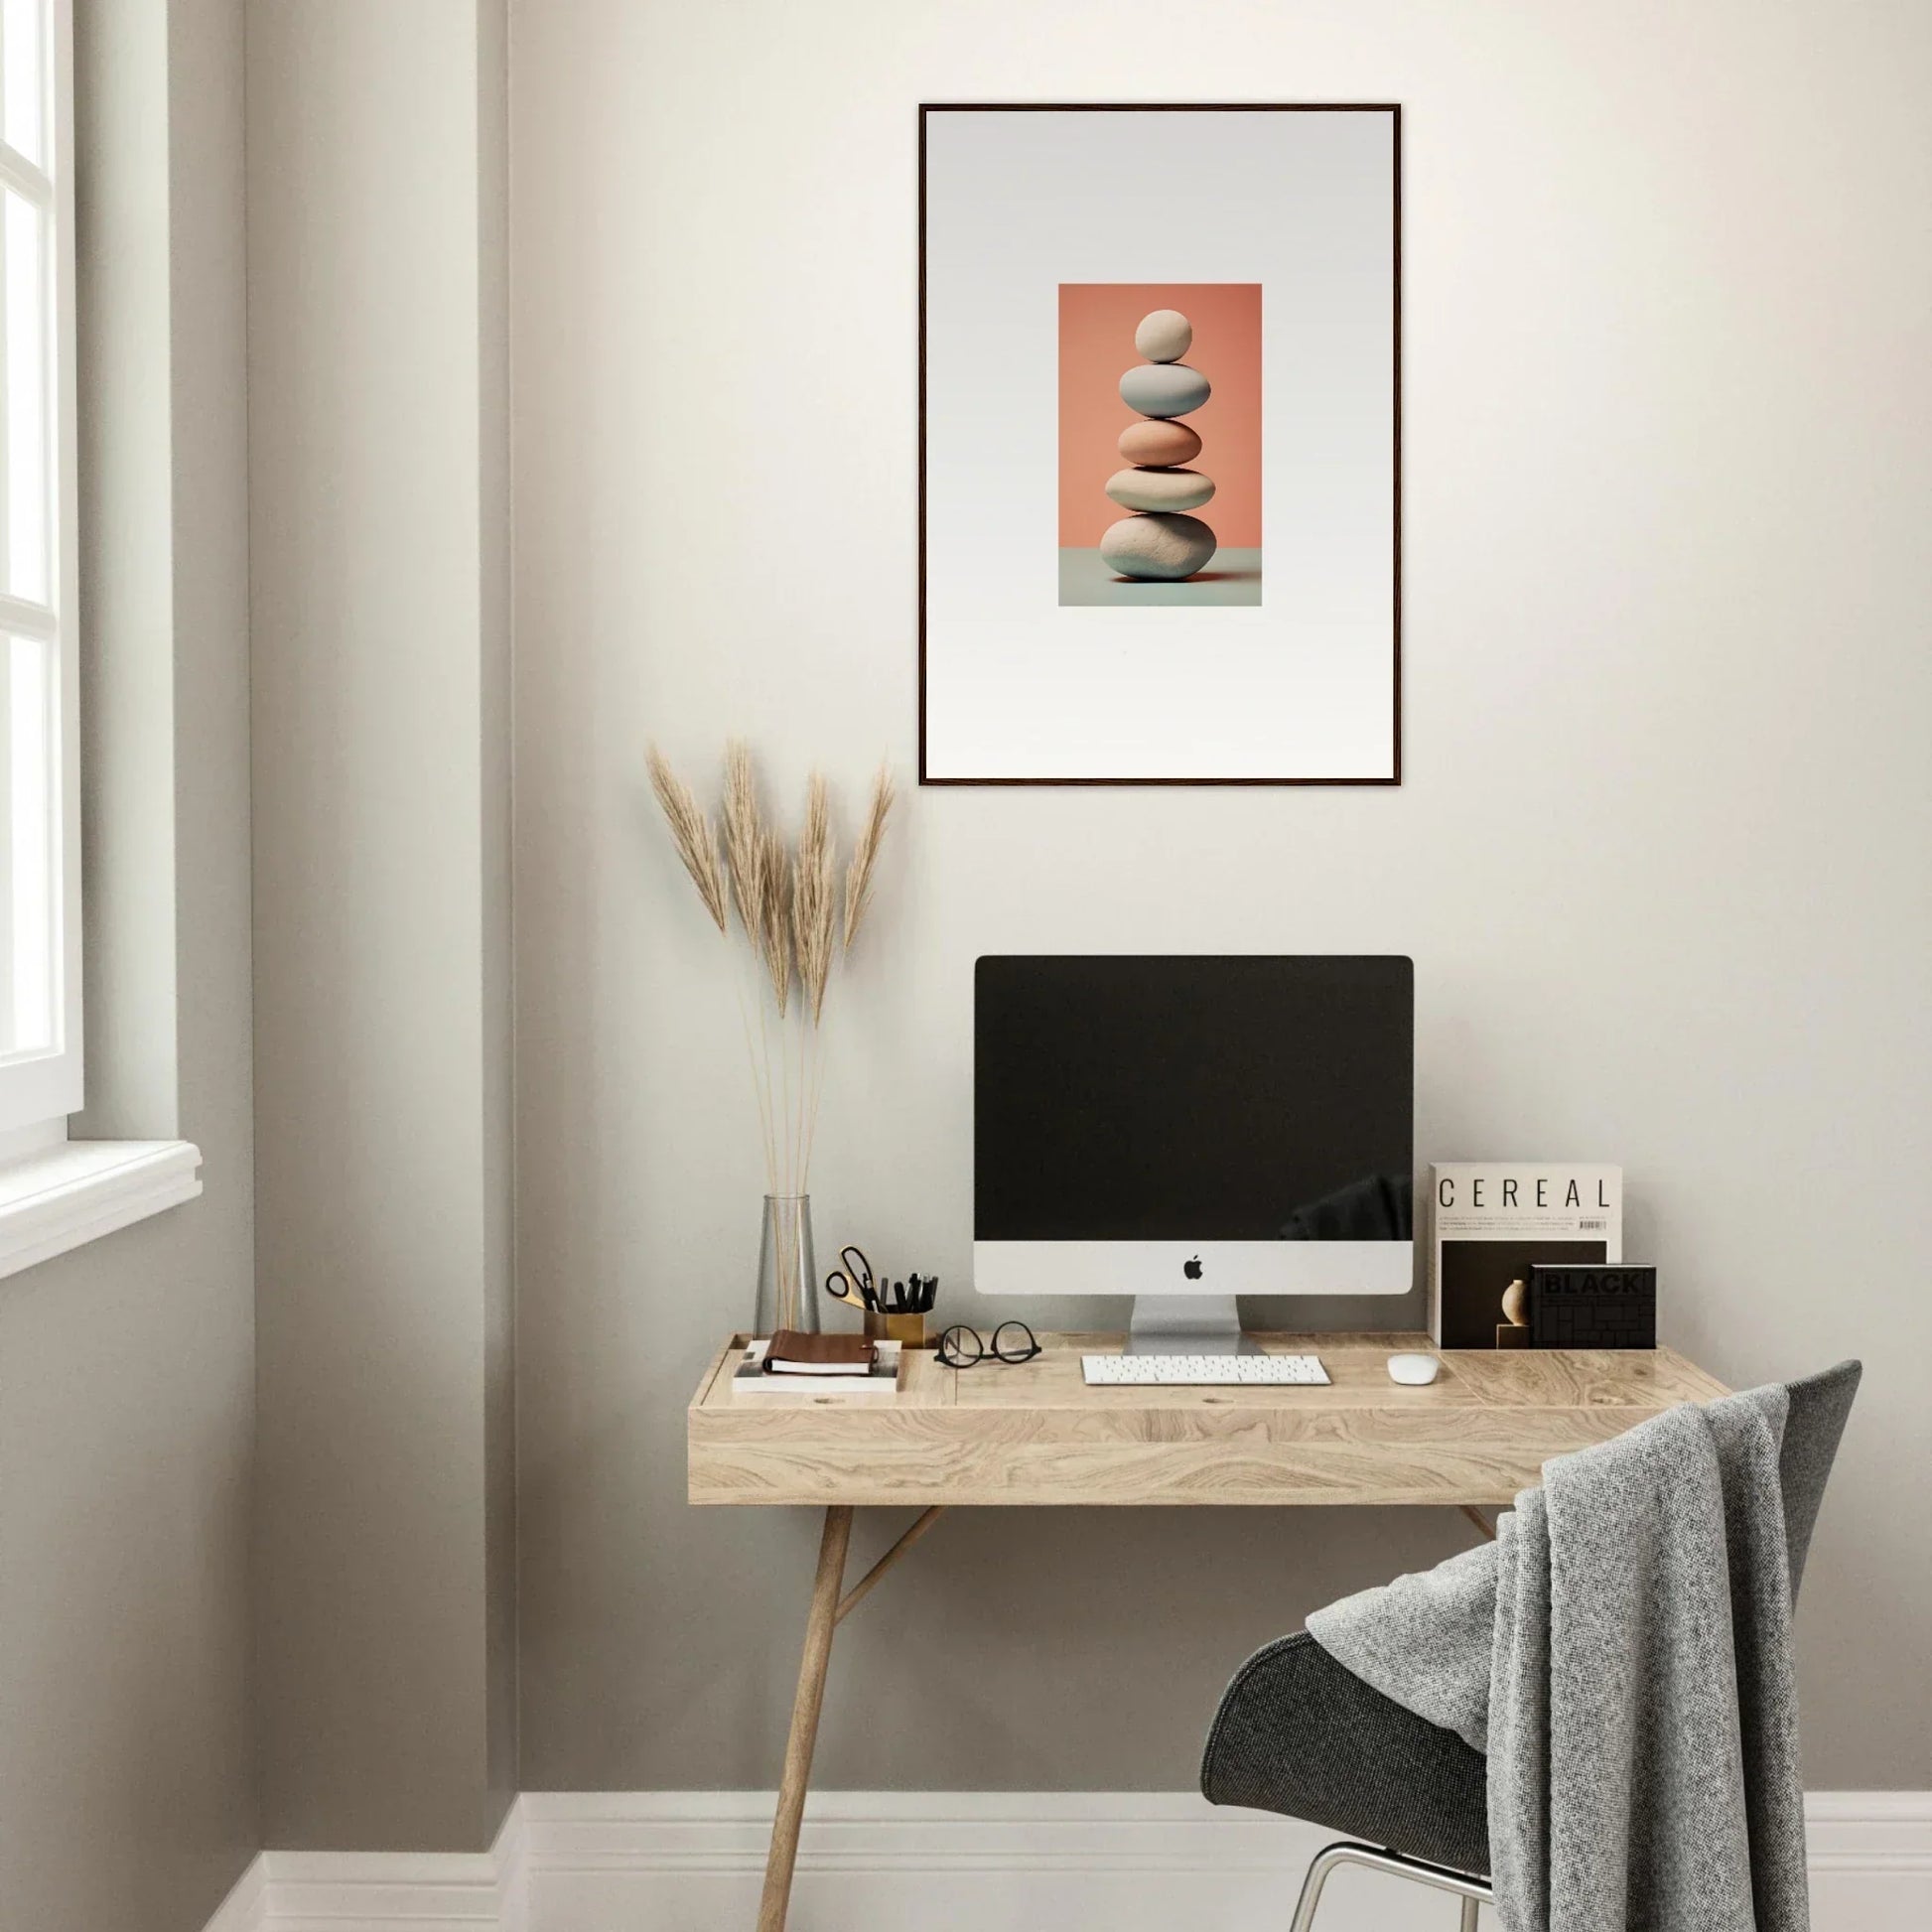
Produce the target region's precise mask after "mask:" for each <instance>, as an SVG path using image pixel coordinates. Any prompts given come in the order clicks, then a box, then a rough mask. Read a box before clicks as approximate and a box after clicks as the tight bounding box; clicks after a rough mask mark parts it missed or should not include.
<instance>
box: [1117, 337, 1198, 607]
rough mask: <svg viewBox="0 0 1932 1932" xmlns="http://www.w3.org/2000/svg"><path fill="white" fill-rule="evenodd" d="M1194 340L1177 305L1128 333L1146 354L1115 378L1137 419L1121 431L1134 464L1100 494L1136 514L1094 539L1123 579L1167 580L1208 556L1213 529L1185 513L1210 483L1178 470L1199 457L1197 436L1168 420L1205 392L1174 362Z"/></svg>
mask: <svg viewBox="0 0 1932 1932" xmlns="http://www.w3.org/2000/svg"><path fill="white" fill-rule="evenodd" d="M1193 341H1194V326H1193V324H1192V323H1190V322H1189V321H1188V320H1187V318H1186V317H1185V316H1183V315H1182V314H1181V313H1180V312H1179V311H1178V310H1177V309H1156V310H1155V312H1154V313H1153V314H1152V315H1151V316H1144V317H1143V318H1142V319H1141V326H1140V327H1139V328H1138V329H1136V330H1135V331H1134V346H1135V347H1136V348H1137V349H1139V350H1140V352H1141V353H1142V354H1143V355H1144V356H1145V357H1146V358H1147V359H1146V360H1145V361H1144V362H1137V363H1136V364H1135V365H1134V367H1133V368H1131V369H1129V370H1128V371H1127V373H1126V374H1125V375H1124V376H1122V377H1121V379H1120V399H1121V401H1122V402H1124V403H1125V404H1126V405H1127V406H1128V408H1130V409H1138V410H1139V411H1140V412H1141V417H1142V420H1141V421H1140V422H1138V423H1133V424H1130V425H1129V427H1128V428H1126V429H1125V430H1123V431H1122V432H1121V438H1120V453H1121V455H1122V456H1123V457H1124V458H1126V460H1127V462H1128V463H1129V464H1130V465H1131V466H1133V467H1132V468H1130V469H1126V470H1121V471H1117V472H1116V473H1115V474H1114V475H1113V476H1112V477H1111V478H1109V479H1108V482H1107V494H1108V495H1109V496H1111V497H1112V498H1113V499H1114V501H1115V502H1117V503H1118V504H1119V505H1120V506H1121V508H1122V509H1127V510H1132V511H1134V512H1135V513H1134V515H1132V516H1124V517H1122V518H1121V520H1120V521H1119V522H1118V523H1116V524H1114V525H1112V526H1111V527H1110V528H1109V530H1108V531H1107V534H1106V535H1105V536H1103V537H1102V538H1101V539H1100V555H1101V559H1102V561H1103V562H1105V563H1106V564H1107V565H1108V566H1109V567H1110V568H1112V569H1113V570H1116V571H1118V572H1119V573H1120V575H1121V576H1123V577H1136V578H1142V579H1151V580H1153V581H1155V582H1167V583H1173V582H1175V581H1177V580H1178V579H1180V578H1183V577H1191V576H1193V574H1194V573H1195V572H1196V571H1197V570H1200V569H1202V568H1203V567H1204V566H1205V565H1206V563H1207V560H1208V559H1209V558H1210V557H1212V556H1213V554H1214V550H1215V537H1214V532H1213V531H1212V530H1211V529H1209V528H1208V526H1207V525H1206V524H1205V523H1203V522H1202V521H1201V520H1200V518H1199V517H1197V516H1188V515H1186V514H1185V512H1186V511H1188V510H1194V509H1199V508H1200V506H1201V505H1202V504H1203V503H1205V502H1206V501H1207V500H1208V499H1209V498H1210V497H1211V496H1212V495H1213V494H1214V483H1213V480H1212V479H1211V478H1209V477H1204V476H1202V475H1201V473H1200V472H1199V471H1198V470H1189V469H1186V468H1184V467H1183V466H1185V465H1186V464H1189V463H1191V462H1192V461H1193V460H1194V458H1195V457H1197V456H1199V455H1200V449H1201V441H1200V438H1199V436H1197V435H1196V434H1195V433H1194V431H1192V430H1191V429H1189V428H1188V427H1187V425H1186V424H1185V423H1182V422H1177V421H1175V418H1176V417H1180V416H1186V415H1189V414H1191V413H1192V412H1193V411H1194V410H1196V409H1198V408H1199V407H1200V406H1201V404H1202V403H1204V402H1205V401H1206V400H1207V398H1208V394H1209V388H1208V381H1207V378H1206V376H1204V375H1202V374H1201V372H1200V371H1199V370H1198V369H1190V368H1189V367H1188V366H1187V365H1186V363H1184V362H1183V361H1182V360H1181V359H1180V358H1181V357H1182V356H1183V355H1185V354H1186V353H1187V351H1188V349H1189V348H1190V347H1192V346H1193Z"/></svg>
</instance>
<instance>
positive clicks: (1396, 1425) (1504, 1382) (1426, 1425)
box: [686, 1332, 1726, 1507]
mask: <svg viewBox="0 0 1932 1932" xmlns="http://www.w3.org/2000/svg"><path fill="white" fill-rule="evenodd" d="M1039 1340H1040V1343H1041V1345H1042V1347H1043V1349H1044V1351H1045V1352H1044V1353H1043V1354H1041V1355H1040V1356H1039V1357H1038V1358H1037V1359H1036V1360H1035V1361H1032V1362H1025V1363H1020V1364H1017V1365H1014V1366H1010V1367H1008V1366H1001V1365H997V1364H994V1363H990V1362H989V1363H982V1364H981V1365H980V1366H978V1367H976V1368H971V1369H949V1368H945V1367H942V1366H941V1365H940V1363H939V1361H938V1360H937V1358H936V1357H935V1356H934V1355H933V1354H932V1353H931V1352H930V1351H929V1350H919V1351H908V1355H909V1360H908V1365H907V1367H906V1370H905V1373H904V1375H903V1377H902V1378H901V1383H900V1388H899V1393H898V1394H897V1397H892V1398H887V1397H880V1396H825V1395H812V1394H811V1393H809V1392H803V1393H801V1394H799V1395H797V1396H795V1397H793V1396H756V1397H742V1398H737V1399H734V1397H733V1395H732V1392H731V1386H730V1380H731V1369H732V1368H733V1367H734V1366H735V1365H736V1363H737V1361H738V1357H739V1353H740V1351H741V1350H742V1349H743V1347H744V1345H745V1337H744V1336H743V1335H736V1336H734V1337H733V1338H732V1340H731V1341H730V1342H728V1343H727V1344H726V1345H725V1346H724V1347H723V1348H721V1349H720V1350H719V1351H718V1353H717V1355H715V1356H714V1357H713V1358H712V1361H711V1363H710V1366H709V1367H707V1368H706V1370H705V1372H704V1377H703V1379H702V1380H701V1381H700V1382H699V1384H698V1389H697V1393H696V1395H695V1396H693V1398H692V1400H691V1406H690V1410H689V1412H688V1416H687V1431H686V1442H687V1448H688V1457H689V1474H690V1500H691V1501H692V1502H694V1503H817V1504H829V1503H846V1504H853V1505H857V1506H863V1507H874V1506H896V1505H902V1504H911V1505H915V1506H918V1507H926V1506H929V1505H932V1504H935V1503H943V1504H947V1505H981V1506H1007V1505H1033V1506H1046V1505H1069V1504H1076V1505H1095V1504H1100V1505H1114V1506H1134V1505H1145V1504H1163V1503H1185V1504H1196V1505H1198V1504H1213V1505H1226V1504H1262V1503H1268V1504H1279V1503H1448V1504H1456V1503H1477V1504H1501V1503H1508V1502H1512V1501H1514V1499H1515V1497H1516V1495H1517V1492H1518V1491H1519V1490H1522V1489H1526V1488H1529V1487H1531V1486H1533V1485H1534V1484H1535V1483H1536V1482H1537V1481H1538V1480H1539V1479H1540V1477H1541V1471H1542V1465H1543V1463H1544V1461H1545V1459H1546V1458H1548V1457H1549V1456H1552V1455H1561V1454H1563V1453H1564V1452H1565V1451H1566V1450H1569V1449H1584V1448H1587V1446H1588V1445H1589V1444H1591V1443H1599V1442H1602V1441H1604V1440H1606V1439H1607V1438H1609V1437H1611V1436H1616V1435H1620V1434H1621V1433H1622V1432H1623V1431H1624V1430H1626V1429H1629V1428H1630V1427H1632V1426H1633V1425H1634V1424H1636V1423H1640V1422H1644V1421H1647V1420H1648V1419H1649V1418H1650V1417H1652V1416H1655V1415H1658V1414H1661V1413H1662V1411H1664V1410H1665V1409H1668V1408H1670V1407H1671V1406H1672V1405H1673V1404H1676V1403H1679V1402H1708V1401H1710V1400H1711V1399H1712V1398H1713V1397H1715V1396H1720V1395H1724V1394H1725V1393H1726V1391H1725V1386H1724V1384H1723V1383H1721V1382H1720V1381H1718V1380H1717V1379H1716V1377H1714V1376H1711V1375H1708V1374H1706V1373H1705V1371H1704V1370H1703V1369H1701V1368H1699V1367H1698V1366H1697V1365H1696V1364H1695V1363H1693V1362H1689V1361H1686V1360H1685V1358H1684V1357H1683V1356H1682V1355H1679V1354H1677V1353H1675V1352H1674V1351H1673V1350H1671V1349H1668V1348H1659V1349H1657V1350H1655V1351H1654V1352H1651V1351H1647V1350H1643V1351H1639V1350H1628V1351H1613V1350H1599V1349H1587V1350H1586V1349H1575V1350H1573V1349H1513V1350H1505V1351H1497V1352H1491V1351H1486V1350H1483V1351H1475V1350H1468V1351H1460V1350H1458V1351H1449V1352H1445V1353H1444V1354H1443V1357H1442V1360H1443V1368H1442V1372H1441V1374H1440V1375H1438V1377H1437V1379H1436V1380H1435V1381H1434V1382H1432V1383H1431V1384H1430V1385H1429V1386H1428V1387H1426V1388H1420V1389H1416V1388H1403V1387H1400V1386H1398V1385H1397V1384H1396V1383H1394V1382H1391V1381H1390V1380H1389V1376H1388V1370H1387V1367H1386V1364H1387V1361H1388V1358H1389V1356H1390V1355H1392V1354H1395V1353H1399V1352H1401V1351H1404V1350H1416V1351H1421V1352H1425V1353H1431V1354H1433V1353H1436V1352H1437V1351H1436V1350H1435V1349H1434V1347H1433V1346H1432V1344H1431V1343H1430V1341H1429V1338H1428V1337H1427V1336H1426V1335H1420V1334H1319V1335H1298V1334H1269V1335H1260V1336H1257V1337H1256V1340H1258V1341H1259V1342H1260V1343H1261V1345H1262V1346H1263V1347H1264V1348H1265V1349H1268V1350H1269V1351H1270V1352H1274V1353H1296V1352H1303V1353H1308V1354H1312V1355H1318V1356H1319V1357H1320V1358H1321V1362H1322V1365H1323V1367H1325V1368H1326V1369H1327V1371H1328V1374H1329V1377H1330V1386H1328V1387H1326V1388H1321V1387H1314V1388H1294V1387H1288V1388H1220V1389H1200V1388H1088V1387H1087V1385H1086V1383H1085V1382H1084V1381H1083V1380H1082V1378H1081V1370H1080V1356H1081V1354H1082V1352H1083V1351H1086V1352H1091V1351H1100V1352H1108V1351H1113V1350H1117V1349H1118V1348H1119V1347H1120V1344H1121V1337H1120V1336H1119V1335H1118V1334H1054V1333H1045V1332H1042V1333H1041V1334H1040V1336H1039Z"/></svg>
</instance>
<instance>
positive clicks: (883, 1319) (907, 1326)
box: [866, 1314, 925, 1348]
mask: <svg viewBox="0 0 1932 1932" xmlns="http://www.w3.org/2000/svg"><path fill="white" fill-rule="evenodd" d="M866 1333H867V1335H868V1336H869V1337H870V1338H871V1339H872V1340H874V1341H896V1342H898V1343H900V1344H901V1345H902V1346H904V1347H906V1348H923V1347H924V1346H925V1316H924V1315H923V1314H868V1315H867V1316H866Z"/></svg>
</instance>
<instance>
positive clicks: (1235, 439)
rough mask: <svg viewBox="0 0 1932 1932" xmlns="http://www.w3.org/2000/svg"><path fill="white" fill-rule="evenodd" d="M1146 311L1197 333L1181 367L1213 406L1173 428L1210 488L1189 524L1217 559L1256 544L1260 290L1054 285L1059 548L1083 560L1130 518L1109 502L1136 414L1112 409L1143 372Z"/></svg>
mask: <svg viewBox="0 0 1932 1932" xmlns="http://www.w3.org/2000/svg"><path fill="white" fill-rule="evenodd" d="M1155 309H1178V310H1179V311H1180V313H1181V314H1182V315H1183V316H1185V317H1186V318H1187V320H1188V321H1189V322H1191V323H1192V324H1193V325H1194V342H1193V346H1192V347H1191V348H1189V349H1188V351H1187V353H1186V354H1185V355H1183V356H1182V357H1181V358H1180V359H1181V360H1182V361H1183V362H1185V363H1186V364H1187V366H1188V367H1189V368H1190V369H1198V370H1199V371H1200V372H1201V374H1202V375H1204V376H1206V378H1207V379H1208V381H1209V383H1210V384H1211V385H1212V386H1213V394H1212V395H1210V396H1209V397H1208V399H1207V400H1206V402H1204V403H1203V404H1202V405H1201V406H1200V408H1198V409H1196V410H1195V411H1194V412H1193V413H1192V414H1191V415H1188V416H1183V417H1181V418H1180V419H1179V420H1180V421H1181V422H1183V423H1185V424H1186V425H1187V427H1188V428H1189V429H1191V430H1193V431H1195V432H1196V434H1198V436H1199V437H1200V440H1201V453H1200V455H1199V456H1197V457H1195V458H1194V460H1193V461H1192V462H1191V463H1189V464H1188V465H1187V466H1186V468H1188V469H1189V470H1198V471H1200V472H1201V474H1202V475H1203V476H1208V477H1212V478H1213V479H1214V497H1213V500H1212V501H1211V502H1208V503H1204V504H1203V505H1202V506H1201V507H1200V508H1199V509H1197V510H1194V511H1192V512H1191V514H1193V515H1195V516H1198V517H1199V518H1200V519H1201V520H1202V521H1203V522H1204V523H1206V524H1208V525H1209V526H1210V527H1211V528H1212V530H1213V532H1214V535H1215V537H1216V539H1217V540H1218V541H1219V542H1220V544H1221V545H1222V547H1223V548H1227V549H1257V548H1259V547H1260V544H1261V284H1260V283H1259V282H1062V283H1061V284H1060V548H1061V549H1063V550H1073V549H1079V550H1091V549H1092V548H1094V547H1095V546H1096V545H1097V544H1098V543H1099V541H1100V539H1101V537H1102V536H1103V535H1105V533H1106V530H1107V526H1108V525H1109V524H1111V523H1117V522H1119V520H1120V519H1121V518H1122V517H1123V516H1126V515H1129V514H1130V513H1131V512H1129V511H1127V510H1124V509H1122V508H1121V507H1120V505H1119V504H1118V503H1116V502H1115V501H1114V500H1113V498H1112V497H1111V496H1109V495H1108V494H1107V479H1108V478H1109V477H1111V476H1112V475H1113V474H1114V472H1115V471H1117V470H1123V469H1126V468H1128V467H1129V466H1128V463H1127V459H1126V458H1125V457H1123V456H1122V455H1121V453H1120V448H1119V444H1120V433H1121V431H1122V430H1124V429H1125V428H1126V427H1127V426H1128V425H1129V424H1130V423H1136V422H1139V421H1141V420H1142V419H1141V417H1140V416H1139V414H1138V413H1137V412H1136V411H1134V410H1132V409H1130V408H1128V406H1127V405H1126V404H1125V403H1124V402H1122V401H1121V399H1120V379H1121V377H1122V375H1124V374H1125V373H1126V372H1127V370H1129V369H1131V368H1132V367H1133V366H1134V364H1135V363H1137V362H1141V361H1145V360H1146V357H1145V356H1143V355H1142V354H1141V352H1140V350H1139V349H1137V348H1136V347H1135V346H1134V331H1135V329H1136V328H1137V327H1138V326H1139V324H1140V320H1141V318H1142V317H1143V316H1145V315H1148V314H1149V313H1151V312H1152V311H1153V310H1155Z"/></svg>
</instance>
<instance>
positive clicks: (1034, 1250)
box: [973, 955, 1415, 1355]
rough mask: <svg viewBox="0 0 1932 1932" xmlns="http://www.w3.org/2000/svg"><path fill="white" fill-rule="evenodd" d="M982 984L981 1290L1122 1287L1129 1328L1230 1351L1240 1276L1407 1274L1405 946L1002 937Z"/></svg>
mask: <svg viewBox="0 0 1932 1932" xmlns="http://www.w3.org/2000/svg"><path fill="white" fill-rule="evenodd" d="M973 1004H974V1025H973V1060H974V1073H973V1094H974V1119H973V1273H974V1284H975V1286H976V1287H977V1288H978V1289H979V1290H980V1292H981V1293H983V1294H988V1295H1029V1296H1047V1295H1131V1296H1133V1297H1134V1298H1135V1302H1134V1314H1133V1320H1132V1324H1131V1337H1130V1341H1129V1348H1130V1350H1133V1349H1148V1350H1152V1351H1156V1352H1160V1353H1164V1354H1169V1353H1172V1354H1182V1353H1185V1354H1204V1353H1213V1354H1220V1355H1225V1354H1230V1353H1233V1352H1235V1351H1237V1350H1238V1349H1239V1347H1240V1345H1241V1333H1240V1320H1239V1317H1238V1315H1237V1314H1236V1311H1235V1301H1234V1298H1235V1297H1236V1296H1237V1295H1400V1294H1403V1293H1404V1292H1405V1291H1406V1290H1407V1289H1408V1288H1409V1286H1410V1284H1411V1281H1412V1279H1413V1274H1414V1261H1413V1238H1412V1228H1411V1223H1412V1218H1413V1207H1414V1192H1413V1189H1414V1177H1413V1161H1412V1138H1413V1114H1414V1091H1415V975H1414V968H1413V966H1412V965H1411V962H1410V961H1409V960H1407V959H1402V958H1389V957H1363V958H1345V957H1328V956H1323V955H1311V956H1307V957H1262V956H1232V957H1219V958H1211V957H1199V958H1195V957H1187V956H1184V955H1177V956H1161V957H1144V958H1143V957H1125V956H1115V955H1099V956H1094V955H1084V956H1082V955H1057V956H1031V957H1029V956H1021V955H998V956H989V957H986V958H983V959H981V960H980V961H979V964H978V969H977V973H976V977H975V984H974V999H973Z"/></svg>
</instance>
